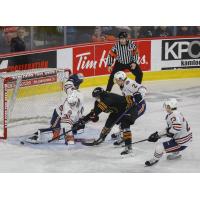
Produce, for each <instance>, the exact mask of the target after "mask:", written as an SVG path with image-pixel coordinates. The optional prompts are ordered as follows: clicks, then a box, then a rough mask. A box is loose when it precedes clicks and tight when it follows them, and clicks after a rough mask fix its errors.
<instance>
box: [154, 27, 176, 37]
mask: <svg viewBox="0 0 200 200" xmlns="http://www.w3.org/2000/svg"><path fill="white" fill-rule="evenodd" d="M155 36H156V37H167V36H172V31H171V29H170V27H168V26H158V27H157V28H156V30H155Z"/></svg>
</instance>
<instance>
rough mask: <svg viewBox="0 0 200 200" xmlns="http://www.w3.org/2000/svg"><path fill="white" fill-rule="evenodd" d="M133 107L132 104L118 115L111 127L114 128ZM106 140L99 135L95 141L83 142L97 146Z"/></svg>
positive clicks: (86, 144)
mask: <svg viewBox="0 0 200 200" xmlns="http://www.w3.org/2000/svg"><path fill="white" fill-rule="evenodd" d="M131 109H132V106H131V107H130V108H128V109H127V110H125V112H124V113H122V114H121V115H120V116H119V117H118V119H117V120H116V121H115V122H114V123H113V124H112V126H111V128H110V129H112V128H113V126H114V125H115V124H116V123H118V122H119V121H120V120H121V119H122V117H123V116H124V115H125V114H127V113H128V112H129V111H130V110H131ZM104 140H105V138H102V136H99V138H98V139H97V140H95V139H94V141H93V142H82V144H83V145H85V146H95V145H99V144H101V143H102V142H103V141H104Z"/></svg>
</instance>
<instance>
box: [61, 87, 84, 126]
mask: <svg viewBox="0 0 200 200" xmlns="http://www.w3.org/2000/svg"><path fill="white" fill-rule="evenodd" d="M76 92H77V95H78V98H79V102H78V104H77V105H76V106H71V105H70V104H69V103H68V102H67V99H66V100H65V102H64V104H63V110H62V112H61V123H68V124H71V125H72V124H74V123H75V122H77V121H78V120H79V119H80V118H81V117H82V116H83V112H84V107H83V103H82V102H83V97H82V95H81V93H80V92H78V91H76Z"/></svg>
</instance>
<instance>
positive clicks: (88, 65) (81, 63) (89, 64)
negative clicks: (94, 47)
mask: <svg viewBox="0 0 200 200" xmlns="http://www.w3.org/2000/svg"><path fill="white" fill-rule="evenodd" d="M90 54H91V52H84V53H81V54H78V55H76V58H78V59H79V60H78V65H77V71H78V70H80V69H92V68H93V69H96V67H99V68H101V67H103V66H104V67H106V66H107V61H106V60H107V59H106V57H105V55H106V50H103V52H102V55H101V58H100V60H99V61H96V60H88V56H89V55H90ZM98 63H99V64H98ZM97 64H98V66H97Z"/></svg>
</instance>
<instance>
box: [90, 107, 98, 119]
mask: <svg viewBox="0 0 200 200" xmlns="http://www.w3.org/2000/svg"><path fill="white" fill-rule="evenodd" d="M89 118H90V120H91V121H92V122H98V121H99V116H98V115H96V114H95V112H94V111H93V110H92V111H91V112H90V116H89Z"/></svg>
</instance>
